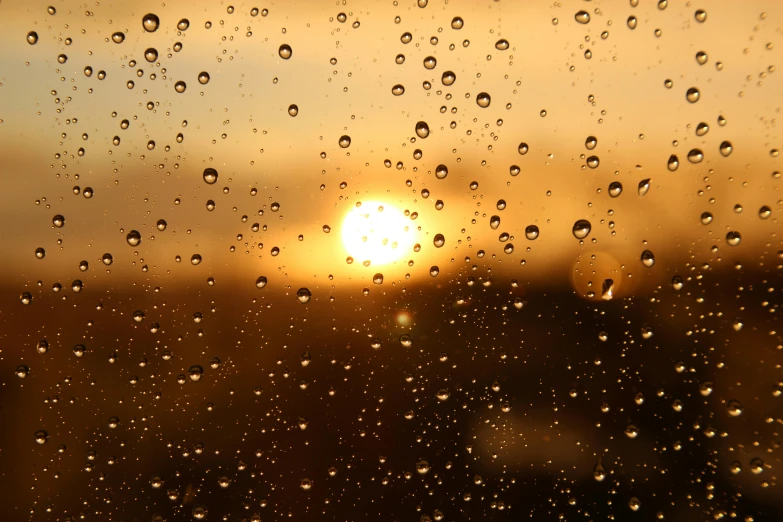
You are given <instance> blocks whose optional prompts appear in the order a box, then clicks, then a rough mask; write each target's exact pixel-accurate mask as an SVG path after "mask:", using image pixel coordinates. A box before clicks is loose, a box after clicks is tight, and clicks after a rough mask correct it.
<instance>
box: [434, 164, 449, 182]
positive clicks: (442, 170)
mask: <svg viewBox="0 0 783 522" xmlns="http://www.w3.org/2000/svg"><path fill="white" fill-rule="evenodd" d="M448 175H449V169H448V167H446V165H438V167H437V168H436V169H435V177H436V178H438V179H444V178H445V177H446V176H448Z"/></svg>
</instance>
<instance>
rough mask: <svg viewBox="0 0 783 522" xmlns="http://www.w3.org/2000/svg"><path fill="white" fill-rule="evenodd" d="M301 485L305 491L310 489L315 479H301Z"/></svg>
mask: <svg viewBox="0 0 783 522" xmlns="http://www.w3.org/2000/svg"><path fill="white" fill-rule="evenodd" d="M299 487H300V488H302V489H303V490H305V491H310V489H311V488H312V487H313V481H312V480H310V479H309V478H303V479H302V480H300V481H299Z"/></svg>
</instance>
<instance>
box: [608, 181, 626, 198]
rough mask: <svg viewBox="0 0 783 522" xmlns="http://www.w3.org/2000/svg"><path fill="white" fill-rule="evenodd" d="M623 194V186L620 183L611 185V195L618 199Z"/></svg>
mask: <svg viewBox="0 0 783 522" xmlns="http://www.w3.org/2000/svg"><path fill="white" fill-rule="evenodd" d="M622 193H623V184H622V183H620V182H619V181H613V182H611V183H609V195H610V196H611V197H613V198H616V197H617V196H619V195H620V194H622Z"/></svg>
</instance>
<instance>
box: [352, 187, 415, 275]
mask: <svg viewBox="0 0 783 522" xmlns="http://www.w3.org/2000/svg"><path fill="white" fill-rule="evenodd" d="M415 236H416V227H415V226H413V225H412V223H411V220H410V218H408V217H407V216H406V215H405V214H404V213H403V212H402V211H401V210H399V209H398V208H395V207H394V206H392V205H389V204H387V203H381V202H379V201H364V202H362V203H357V206H356V207H354V208H352V209H351V210H350V211H349V212H348V214H346V216H345V220H344V221H343V229H342V237H343V245H344V246H345V249H346V250H347V251H348V255H350V256H351V257H352V258H353V259H354V260H355V261H358V262H360V263H365V264H367V262H369V263H370V264H371V265H374V266H375V265H385V264H388V263H393V262H395V261H397V260H399V259H401V258H403V257H404V256H405V255H406V254H408V253H409V252H411V249H412V247H413V244H414V242H415V239H416V237H415Z"/></svg>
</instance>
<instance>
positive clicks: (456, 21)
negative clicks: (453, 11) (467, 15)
mask: <svg viewBox="0 0 783 522" xmlns="http://www.w3.org/2000/svg"><path fill="white" fill-rule="evenodd" d="M463 25H465V22H464V21H463V20H462V18H460V17H459V16H455V17H454V18H452V19H451V28H452V29H462V26H463Z"/></svg>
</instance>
